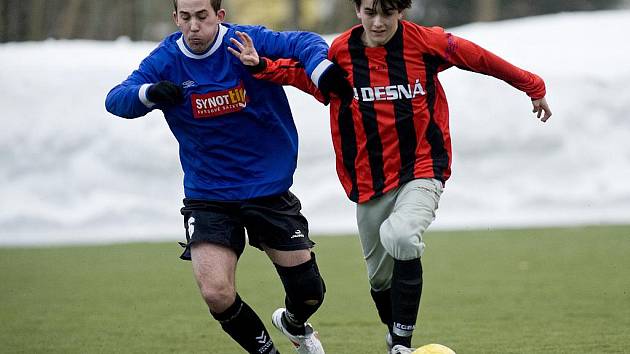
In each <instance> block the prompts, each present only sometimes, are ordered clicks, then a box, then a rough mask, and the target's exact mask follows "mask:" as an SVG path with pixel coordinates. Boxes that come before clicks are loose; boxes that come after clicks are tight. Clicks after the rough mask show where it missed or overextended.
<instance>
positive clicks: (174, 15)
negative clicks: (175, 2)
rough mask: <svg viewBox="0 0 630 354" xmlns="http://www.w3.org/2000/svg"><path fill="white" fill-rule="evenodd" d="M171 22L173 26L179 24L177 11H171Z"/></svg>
mask: <svg viewBox="0 0 630 354" xmlns="http://www.w3.org/2000/svg"><path fill="white" fill-rule="evenodd" d="M173 23H174V24H175V26H177V27H179V24H178V23H177V12H175V11H173Z"/></svg>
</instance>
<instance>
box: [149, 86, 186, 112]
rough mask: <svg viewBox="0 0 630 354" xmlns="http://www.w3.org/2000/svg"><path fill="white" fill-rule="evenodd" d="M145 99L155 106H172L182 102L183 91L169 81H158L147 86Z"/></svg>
mask: <svg viewBox="0 0 630 354" xmlns="http://www.w3.org/2000/svg"><path fill="white" fill-rule="evenodd" d="M147 98H148V99H149V101H151V102H153V103H155V104H159V105H168V106H173V105H176V104H180V103H183V102H184V91H182V88H181V87H179V86H177V85H175V84H174V83H172V82H170V81H160V82H158V83H157V84H153V85H151V86H149V88H148V89H147Z"/></svg>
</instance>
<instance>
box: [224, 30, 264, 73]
mask: <svg viewBox="0 0 630 354" xmlns="http://www.w3.org/2000/svg"><path fill="white" fill-rule="evenodd" d="M236 35H237V36H238V38H239V39H240V41H238V40H237V39H236V38H230V42H232V44H233V45H234V46H235V47H236V49H234V48H232V47H228V50H229V51H230V53H232V54H233V55H234V56H235V57H237V58H238V59H239V60H240V61H241V63H243V65H247V66H256V65H258V63H260V57H259V56H258V52H257V51H256V48H255V47H254V41H253V40H252V37H250V36H249V35H248V34H247V33H244V32H239V31H237V32H236Z"/></svg>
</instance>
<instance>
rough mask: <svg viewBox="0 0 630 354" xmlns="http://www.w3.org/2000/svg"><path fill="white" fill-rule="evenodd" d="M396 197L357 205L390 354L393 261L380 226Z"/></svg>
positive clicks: (372, 290)
mask: <svg viewBox="0 0 630 354" xmlns="http://www.w3.org/2000/svg"><path fill="white" fill-rule="evenodd" d="M396 195H397V193H396V192H395V191H392V192H390V193H387V194H385V195H383V196H382V197H380V198H378V199H375V200H372V201H369V202H366V203H362V204H358V205H357V226H358V228H359V239H360V240H361V247H362V249H363V256H364V258H365V264H366V267H367V275H368V280H369V282H370V295H372V300H373V301H374V305H375V306H376V310H377V312H378V316H379V318H380V319H381V322H382V323H383V324H384V325H386V326H387V334H386V336H385V344H386V345H387V353H390V352H391V350H392V347H393V344H392V335H391V331H392V324H393V320H392V297H391V293H392V291H391V285H392V273H393V271H394V258H392V256H390V255H389V253H387V250H385V247H383V244H382V243H381V239H380V232H379V229H380V226H381V224H382V223H383V222H384V221H385V219H387V217H388V216H389V215H390V214H391V212H392V210H393V209H394V203H395V201H396Z"/></svg>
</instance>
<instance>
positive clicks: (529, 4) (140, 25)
mask: <svg viewBox="0 0 630 354" xmlns="http://www.w3.org/2000/svg"><path fill="white" fill-rule="evenodd" d="M629 6H630V0H570V1H568V0H561V1H558V0H555V1H554V0H415V1H414V4H413V8H412V9H411V10H409V11H408V12H407V18H408V19H410V20H412V21H414V22H418V23H422V24H424V25H430V26H433V25H440V26H442V27H453V26H458V25H462V24H465V23H469V22H478V21H493V20H502V19H510V18H518V17H525V16H532V15H541V14H550V13H558V12H565V11H590V10H603V9H615V8H623V7H629ZM223 7H224V8H225V9H226V10H227V12H228V22H234V23H243V24H263V25H266V26H268V27H270V28H272V29H275V30H289V29H301V30H309V31H315V32H319V33H324V34H326V33H338V32H342V31H343V30H344V29H346V28H348V27H349V26H350V25H352V24H354V23H355V22H356V19H355V17H354V16H352V7H353V5H352V3H351V1H350V0H265V1H254V0H224V1H223ZM171 11H172V1H171V0H109V1H102V0H0V42H12V41H37V40H42V39H47V38H56V39H79V38H80V39H97V40H112V39H116V38H118V37H121V36H126V37H129V38H131V39H132V40H147V41H158V40H160V39H162V37H164V35H166V34H168V33H170V32H172V31H174V30H175V27H174V25H173V24H172V21H171V16H170V14H171Z"/></svg>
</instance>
